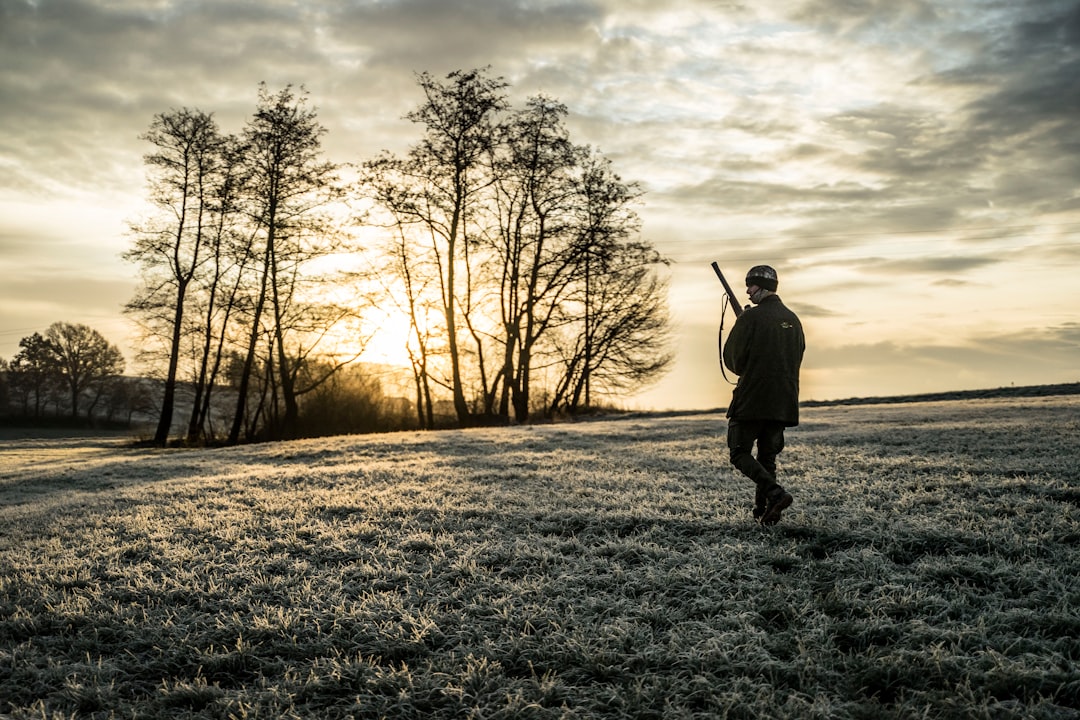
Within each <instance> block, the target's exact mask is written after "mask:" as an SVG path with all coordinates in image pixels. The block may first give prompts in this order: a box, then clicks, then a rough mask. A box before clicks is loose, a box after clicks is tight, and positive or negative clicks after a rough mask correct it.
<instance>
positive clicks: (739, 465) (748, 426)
mask: <svg viewBox="0 0 1080 720" xmlns="http://www.w3.org/2000/svg"><path fill="white" fill-rule="evenodd" d="M765 425H766V423H765V422H763V421H761V420H734V419H732V420H728V435H727V442H728V451H729V453H730V459H731V464H732V465H734V466H735V468H736V469H738V471H739V472H741V473H742V474H743V475H745V476H746V477H748V478H750V479H751V480H753V481H754V485H756V486H757V489H756V491H755V493H754V518H755V519H760V518H761V516H762V515H763V514H764V513H765V506H766V504H767V498H768V496H769V493H770V492H771V491H772V488H773V487H775V486H776V479H775V477H774V476H773V474H772V472H770V471H769V469H768V468H766V467H765V466H764V465H762V463H760V462H758V460H757V459H756V458H755V457H754V444H755V443H758V454H759V456H760V453H761V449H760V448H761V445H760V435H761V434H762V432H763V430H764V428H765ZM773 457H775V454H774V455H773ZM774 467H775V466H774Z"/></svg>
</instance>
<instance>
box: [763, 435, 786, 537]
mask: <svg viewBox="0 0 1080 720" xmlns="http://www.w3.org/2000/svg"><path fill="white" fill-rule="evenodd" d="M757 449H758V452H757V460H758V462H759V463H760V464H761V466H762V467H763V468H765V470H766V471H767V472H768V473H769V475H771V476H772V478H773V484H772V487H769V488H767V489H766V491H765V510H764V512H763V513H762V515H761V517H760V518H759V519H760V520H761V522H762V523H763V524H765V525H774V524H776V523H777V522H778V521H779V520H780V513H781V512H782V511H783V510H784V509H786V508H788V507H790V506H791V502H792V497H791V495H790V494H789V493H788V492H786V491H785V490H784V488H782V487H781V486H780V485H779V484H778V483H777V482H776V456H777V455H779V454H780V451H781V450H783V449H784V424H783V423H780V422H765V423H763V425H762V428H761V431H760V432H759V433H758V440H757Z"/></svg>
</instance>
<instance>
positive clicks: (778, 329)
mask: <svg viewBox="0 0 1080 720" xmlns="http://www.w3.org/2000/svg"><path fill="white" fill-rule="evenodd" d="M805 350H806V338H805V337H804V336H803V329H802V323H801V322H799V318H798V317H797V316H796V315H795V313H793V312H791V310H788V308H787V307H786V306H785V305H784V303H783V302H781V301H780V296H779V295H770V296H768V297H767V298H765V299H764V300H762V301H761V304H760V305H758V306H756V307H752V308H750V309H748V310H746V311H745V312H743V314H742V315H740V316H739V319H738V320H736V321H735V326H734V327H733V328H732V329H731V334H730V335H729V336H728V340H727V345H725V346H724V365H726V366H727V368H728V369H729V370H731V371H732V372H733V373H735V374H736V375H738V376H739V383H738V385H736V387H735V391H734V393H732V396H731V405H729V406H728V411H727V416H728V417H729V418H733V419H735V420H776V421H780V422H783V423H784V424H785V425H788V426H792V425H798V424H799V367H800V366H801V365H802V358H803V352H804V351H805Z"/></svg>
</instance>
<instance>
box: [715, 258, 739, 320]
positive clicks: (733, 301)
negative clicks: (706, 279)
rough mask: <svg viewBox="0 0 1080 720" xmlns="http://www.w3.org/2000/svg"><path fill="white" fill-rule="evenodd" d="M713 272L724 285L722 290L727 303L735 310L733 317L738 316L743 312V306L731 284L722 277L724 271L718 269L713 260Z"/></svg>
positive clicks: (717, 264) (718, 266)
mask: <svg viewBox="0 0 1080 720" xmlns="http://www.w3.org/2000/svg"><path fill="white" fill-rule="evenodd" d="M712 269H713V272H715V273H716V277H718V278H720V282H721V283H722V284H723V285H724V292H726V293H727V296H728V304H730V305H731V309H732V310H733V311H734V312H735V317H739V316H740V315H742V314H743V309H744V308H743V306H742V305H740V304H739V298H738V296H737V295H735V291H734V290H732V289H731V285H729V284H728V281H727V278H725V277H724V273H723V272H721V271H720V265H719V263H717V262H716V261H715V260H714V261H713V264H712Z"/></svg>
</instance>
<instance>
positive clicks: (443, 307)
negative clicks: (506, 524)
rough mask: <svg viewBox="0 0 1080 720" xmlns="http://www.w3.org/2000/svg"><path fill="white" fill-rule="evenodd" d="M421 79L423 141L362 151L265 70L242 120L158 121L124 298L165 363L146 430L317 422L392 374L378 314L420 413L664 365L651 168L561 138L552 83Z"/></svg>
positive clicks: (418, 114)
mask: <svg viewBox="0 0 1080 720" xmlns="http://www.w3.org/2000/svg"><path fill="white" fill-rule="evenodd" d="M417 83H418V86H419V89H420V91H421V94H422V101H421V103H420V104H419V106H418V107H417V108H416V109H415V110H413V111H412V112H410V113H408V114H407V115H406V116H405V119H407V120H408V121H410V122H411V123H413V124H414V125H415V126H416V127H417V129H418V133H419V137H418V139H417V141H416V142H415V143H414V144H412V145H411V146H410V147H409V148H408V150H407V151H406V152H405V153H403V154H400V155H398V154H393V153H390V152H383V153H381V154H379V155H378V156H377V157H375V158H374V159H370V160H367V161H363V162H358V163H350V164H345V163H334V162H331V161H329V160H327V159H326V158H325V157H324V155H323V149H322V141H323V137H324V136H325V134H326V129H325V128H324V127H323V126H322V125H321V123H320V122H319V120H318V115H317V112H316V110H315V109H314V108H313V107H311V105H310V104H309V97H308V93H307V91H306V90H304V89H303V88H300V89H299V90H297V89H295V88H294V87H293V86H291V85H290V86H286V87H285V88H283V89H281V90H279V91H277V92H271V91H270V90H269V89H268V88H267V87H266V85H265V84H261V85H260V86H259V90H258V100H257V104H256V108H255V112H254V113H253V115H252V116H251V117H250V118H249V119H248V120H247V122H246V124H245V126H244V127H243V129H242V130H241V131H240V132H239V133H236V134H230V133H226V132H224V131H223V130H222V129H221V128H220V127H219V126H218V124H217V122H216V120H215V118H214V116H213V114H212V113H209V112H205V111H202V110H199V109H191V108H182V109H179V110H177V109H173V110H170V111H168V112H163V113H160V114H158V115H156V116H155V117H154V118H153V121H152V122H151V125H150V127H149V129H148V131H147V132H146V133H145V135H144V136H143V139H144V140H145V141H146V142H147V143H149V146H150V150H149V152H148V153H147V154H146V155H145V158H144V160H145V165H146V168H147V171H148V188H149V199H150V201H151V205H152V207H153V211H152V212H150V213H148V215H147V217H145V218H142V219H140V220H138V221H136V222H133V223H132V226H131V229H132V242H131V245H130V248H129V249H128V251H127V252H126V253H125V258H126V259H127V260H128V261H130V262H131V263H133V264H134V265H135V266H136V267H137V268H138V272H139V278H140V282H139V286H138V290H137V292H136V293H135V295H134V296H133V297H132V299H131V300H130V301H129V302H128V303H127V305H126V307H125V310H126V312H127V313H128V314H129V316H130V317H131V318H132V319H133V320H135V321H136V323H137V324H138V326H139V327H140V328H141V330H142V335H143V342H142V343H141V345H140V356H139V361H140V364H141V365H143V366H144V367H145V368H147V370H148V371H149V372H151V373H152V374H153V375H154V377H155V378H156V379H157V380H158V381H159V392H160V400H159V401H158V411H157V423H156V429H155V432H154V442H156V443H157V444H165V443H167V442H168V441H169V440H170V438H172V437H175V436H177V435H181V436H182V437H183V438H184V440H186V441H187V442H189V443H205V442H226V443H230V444H231V443H237V442H241V441H250V440H256V439H280V438H294V437H299V436H303V435H310V434H319V433H322V432H324V431H325V430H324V427H325V425H326V418H327V416H329V415H334V414H335V413H336V414H341V413H344V414H349V413H350V412H352V410H351V409H350V407H349V406H350V405H362V404H363V402H362V401H361V399H362V398H367V399H368V400H370V399H371V397H372V396H376V397H377V396H380V394H381V393H382V388H381V387H380V384H379V382H378V381H377V380H376V379H375V378H374V377H373V376H365V372H364V367H365V366H363V365H360V364H358V363H357V362H356V360H357V358H358V357H359V356H360V355H361V353H362V352H363V350H364V349H365V347H367V346H368V345H369V344H370V343H377V342H385V340H381V339H380V337H379V330H378V328H377V327H375V325H374V324H375V321H374V320H373V318H375V317H381V318H386V317H393V318H397V319H398V320H397V322H399V323H400V325H401V327H402V328H405V327H407V333H403V334H406V335H407V339H406V338H403V339H402V340H401V343H402V345H403V348H402V351H403V355H404V356H407V357H408V362H409V367H408V368H407V372H408V375H409V378H408V394H409V395H410V397H409V398H408V401H407V403H406V404H407V406H408V408H407V410H408V413H409V414H410V415H411V417H412V419H411V421H410V424H412V426H414V427H419V428H433V427H436V426H437V425H439V424H440V422H445V421H446V419H447V416H448V415H449V418H450V419H451V421H452V422H453V424H456V425H461V426H466V425H475V424H481V423H483V424H487V423H506V422H525V421H527V420H529V419H530V418H534V417H536V416H540V417H551V416H553V415H557V414H561V413H567V414H575V413H579V412H582V411H585V410H587V409H588V408H591V407H593V406H595V405H597V404H600V403H603V402H604V401H605V399H607V400H610V398H612V397H613V396H614V397H617V396H618V394H619V393H625V392H629V391H632V390H635V389H638V388H640V387H642V386H643V385H645V384H647V383H649V382H652V381H654V380H656V379H657V378H658V377H659V376H660V375H661V374H662V373H663V372H664V371H666V369H667V368H668V366H669V365H670V362H671V355H670V353H669V351H668V349H667V346H668V344H669V339H670V327H669V317H668V312H667V306H666V302H667V286H666V281H665V280H664V279H663V278H662V277H661V275H660V274H659V272H658V268H659V267H660V266H662V265H663V264H665V263H666V261H665V260H664V258H662V257H661V256H660V255H659V253H657V251H656V250H655V249H654V248H653V247H652V245H651V244H650V243H649V242H647V241H646V240H644V239H642V238H641V236H640V223H639V219H638V217H637V215H636V213H635V212H634V210H633V207H634V205H635V203H636V202H638V200H639V199H640V196H641V190H640V188H639V186H638V185H637V184H635V183H632V182H626V181H624V180H622V179H621V178H620V177H619V175H618V174H617V173H616V172H615V171H614V169H613V168H612V164H611V163H610V161H609V160H608V159H606V158H605V157H604V156H603V155H602V154H601V153H599V152H598V151H597V150H595V149H594V148H591V147H589V146H584V145H579V144H576V143H574V142H573V141H572V140H571V138H570V136H569V135H570V134H569V131H568V129H567V126H566V119H567V114H568V111H567V108H566V107H565V106H564V105H562V104H561V103H559V102H557V101H556V100H554V99H551V98H548V97H544V96H536V97H532V98H530V99H528V100H527V101H526V102H525V103H524V105H523V106H522V107H518V108H515V107H512V106H511V105H510V103H509V100H508V88H509V85H508V84H507V83H506V82H505V81H504V80H503V79H502V78H495V77H492V76H491V75H490V74H489V71H488V70H487V69H476V70H469V71H456V72H453V73H450V74H449V75H447V76H446V77H445V78H442V79H437V78H435V77H433V76H431V75H430V74H428V73H421V74H419V75H418V76H417ZM343 388H348V391H346V392H344V393H343ZM384 399H385V398H384ZM343 403H344V404H345V407H343V406H342V404H343ZM177 428H179V431H178V430H177Z"/></svg>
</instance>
